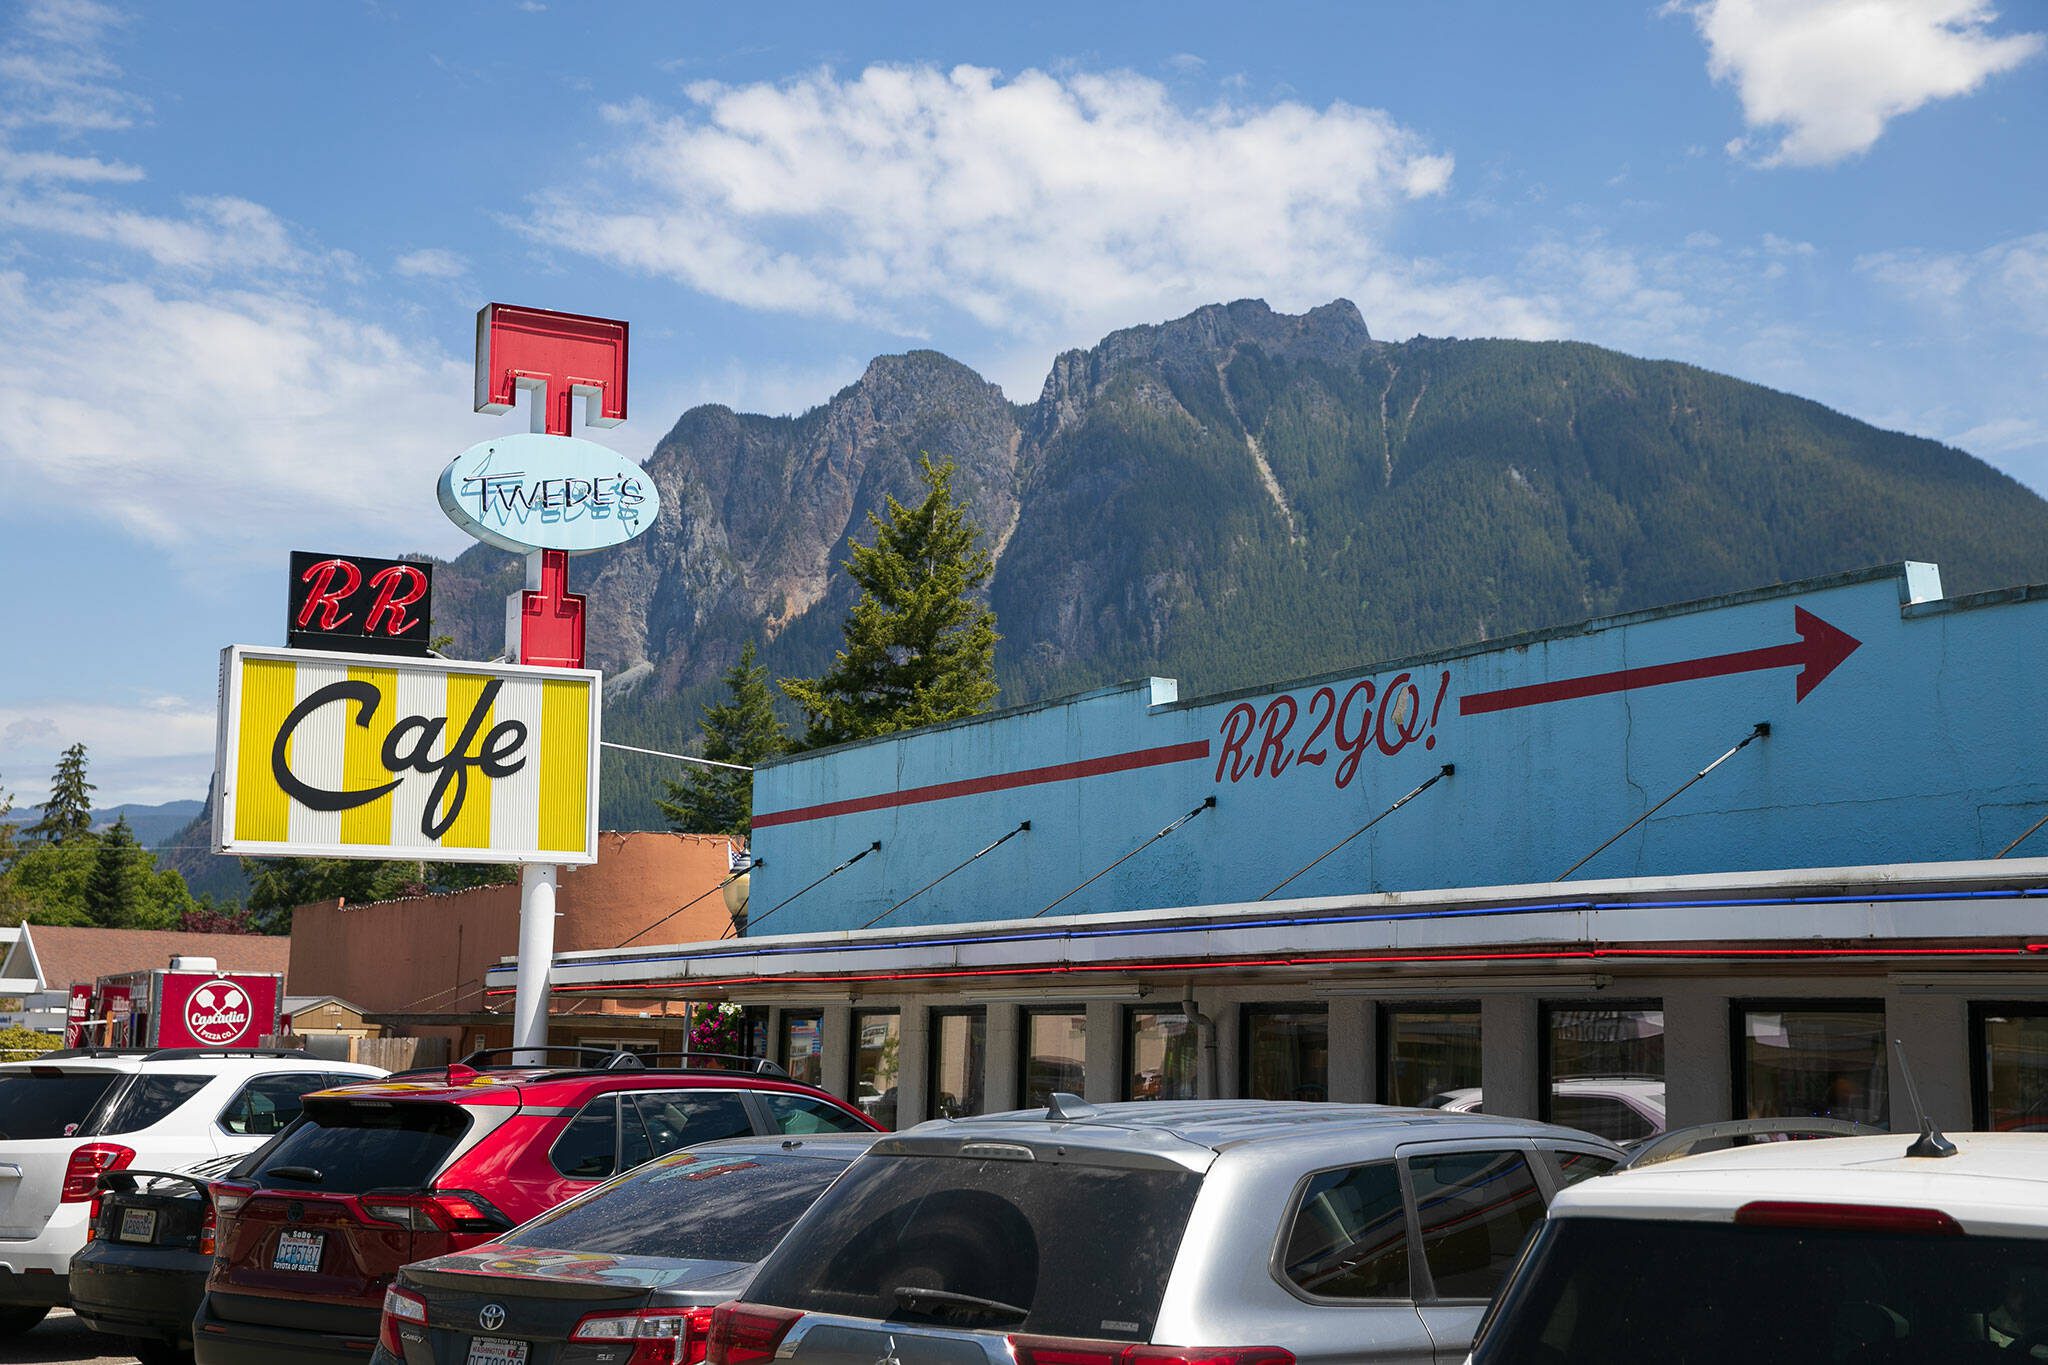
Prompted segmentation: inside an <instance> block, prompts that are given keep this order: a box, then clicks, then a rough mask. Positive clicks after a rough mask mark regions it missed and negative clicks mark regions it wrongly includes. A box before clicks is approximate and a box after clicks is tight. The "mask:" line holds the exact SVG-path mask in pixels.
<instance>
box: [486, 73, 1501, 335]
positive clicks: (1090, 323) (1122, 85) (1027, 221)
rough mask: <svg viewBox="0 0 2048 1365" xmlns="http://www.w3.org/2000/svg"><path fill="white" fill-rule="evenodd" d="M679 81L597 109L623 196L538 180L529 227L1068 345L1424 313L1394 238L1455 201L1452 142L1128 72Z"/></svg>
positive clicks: (1364, 112)
mask: <svg viewBox="0 0 2048 1365" xmlns="http://www.w3.org/2000/svg"><path fill="white" fill-rule="evenodd" d="M686 96H687V104H686V105H685V107H684V108H683V109H682V110H681V111H680V112H667V111H663V110H659V109H656V108H654V107H652V106H650V105H648V104H645V103H637V104H633V105H630V106H626V107H623V108H616V109H613V110H611V111H609V113H610V116H611V118H612V119H613V121H614V122H615V123H616V125H617V126H618V128H619V129H620V133H621V136H622V138H623V139H624V140H625V144H626V146H625V150H624V152H623V153H622V154H621V159H622V163H623V167H624V170H625V172H626V174H627V176H628V177H629V180H630V184H631V188H630V189H629V190H628V191H626V192H625V193H623V194H613V195H610V196H607V195H605V194H604V193H603V192H602V191H599V190H594V189H591V188H588V187H580V186H579V187H576V188H575V189H574V190H573V191H567V190H565V191H563V192H559V193H555V194H551V195H549V196H546V197H545V198H543V199H541V200H539V201H538V202H537V203H536V205H535V207H534V210H533V212H532V214H531V216H530V218H529V219H528V222H527V225H526V226H527V229H528V231H529V232H530V233H531V234H532V235H533V236H534V237H535V238H536V239H538V240H539V241H541V242H543V243H546V244H547V245H549V246H551V247H554V248H556V249H560V250H565V251H572V252H577V253H581V254H585V255H589V256H593V257H596V258H598V259H601V260H605V261H608V262H610V263H612V264H614V265H617V266H620V267H623V268H625V269H628V270H634V271H639V272H643V273H646V274H651V275H659V276H664V277H667V278H670V279H674V280H677V281H680V282H682V283H684V284H686V285H688V286H690V287H692V288H694V289H698V290H701V291H703V292H705V293H708V294H711V295H714V296H716V297H718V298H722V299H727V300H730V301H732V302H735V303H738V304H741V305H744V306H747V307H752V308H763V309H772V310H777V311H787V312H795V313H807V314H815V315H825V316H832V317H841V318H862V319H865V320H869V321H874V322H880V323H882V324H884V325H888V326H891V327H893V328H894V329H895V330H897V331H898V332H899V333H902V334H905V335H916V334H918V333H919V332H921V331H922V330H924V329H926V328H927V327H928V326H930V325H932V323H933V321H934V319H936V318H941V317H946V316H948V315H964V316H965V317H966V318H968V319H970V320H972V321H973V322H977V323H979V324H981V325H983V326H984V327H987V328H990V329H992V330H994V331H996V332H998V333H1002V334H1007V335H1011V336H1034V335H1040V334H1053V333H1057V334H1060V335H1062V336H1072V335H1075V334H1077V333H1089V332H1091V331H1099V330H1101V329H1103V328H1106V327H1108V326H1115V325H1122V324H1127V323H1129V322H1130V321H1131V320H1133V319H1137V318H1159V317H1166V316H1170V315H1172V314H1174V313H1176V312H1181V311H1185V310H1186V309H1188V308H1190V307H1193V306H1196V305H1199V304H1202V303H1208V302H1213V301H1215V300H1217V299H1229V298H1236V297H1241V296H1245V295H1252V294H1256V295H1262V296H1265V297H1267V298H1269V299H1270V300H1271V301H1272V302H1273V303H1274V304H1276V305H1277V306H1283V307H1285V306H1304V305H1307V304H1311V303H1319V302H1323V301H1326V300H1328V299H1329V298H1331V297H1333V296H1335V295H1338V294H1349V295H1351V296H1352V297H1354V298H1358V299H1359V301H1360V302H1361V304H1363V305H1364V306H1365V307H1366V309H1367V312H1368V316H1369V317H1371V318H1372V319H1373V321H1374V322H1375V324H1379V323H1380V322H1381V320H1382V318H1383V317H1384V316H1386V309H1387V308H1388V307H1411V306H1412V308H1413V311H1415V312H1417V313H1418V314H1427V313H1428V312H1430V311H1431V310H1432V308H1433V307H1434V306H1435V305H1434V304H1433V303H1432V302H1431V298H1432V297H1434V296H1433V295H1429V294H1428V292H1427V291H1426V290H1424V289H1422V288H1421V287H1420V286H1418V285H1417V284H1416V282H1415V281H1414V279H1413V278H1412V277H1413V276H1414V274H1415V267H1414V266H1413V264H1412V263H1411V262H1408V261H1405V260H1403V259H1401V258H1399V257H1398V256H1393V255H1390V254H1389V253H1388V252H1387V251H1386V250H1385V248H1384V247H1383V245H1382V243H1383V242H1384V239H1385V237H1386V234H1387V227H1388V223H1389V221H1390V219H1391V218H1392V217H1393V215H1394V214H1395V213H1396V211H1397V210H1398V209H1399V208H1400V207H1401V206H1402V205H1404V204H1407V203H1409V202H1410V201H1413V200H1417V199H1426V198H1428V197H1430V196H1433V195H1438V194H1441V193H1443V192H1444V190H1445V188H1446V186H1447V185H1448V183H1449V180H1450V175H1451V168H1452V161H1451V157H1450V156H1449V155H1448V154H1446V153H1443V152H1440V151H1436V150H1434V149H1432V148H1431V147H1429V146H1428V145H1427V143H1426V142H1425V140H1424V139H1423V138H1422V137H1420V136H1419V135H1418V134H1416V133H1414V132H1412V131H1411V130H1409V129H1407V128H1404V127H1402V126H1401V125H1400V124H1397V123H1396V122H1395V121H1394V120H1393V119H1392V118H1391V117H1389V116H1388V115H1386V114H1385V113H1382V112H1380V111H1378V110H1373V109H1364V108H1359V107H1355V106H1352V105H1348V104H1343V103H1336V104H1331V105H1329V106H1328V107H1326V108H1322V109H1315V108H1311V107H1309V106H1307V105H1304V104H1299V103H1292V102H1283V103H1276V104H1269V105H1263V106H1247V105H1236V104H1230V103H1219V104H1216V105H1214V106H1211V107H1209V108H1206V109H1200V110H1193V111H1190V110H1186V109H1183V108H1182V107H1180V106H1179V105H1177V104H1176V103H1175V102H1174V100H1173V99H1172V97H1171V95H1170V94H1169V92H1168V90H1167V88H1166V87H1165V86H1164V85H1162V84H1161V83H1159V82H1158V81H1155V80H1152V79H1149V78H1146V77H1143V76H1138V75H1133V74H1129V73H1110V74H1074V75H1066V76H1054V75H1048V74H1046V73H1043V72H1038V71H1027V72H1024V73H1022V74H1020V75H1018V76H1016V77H1014V78H1009V79H1005V78H1004V77H1002V76H1001V75H999V74H998V73H996V72H993V71H989V70H985V69H981V68H976V67H965V66H963V67H956V68H953V69H952V70H950V71H941V70H938V69H936V68H933V67H928V66H913V67H898V66H874V67H870V68H868V69H867V70H865V71H863V72H862V73H861V74H860V75H858V76H857V77H852V78H849V79H841V78H839V77H837V76H835V75H833V74H832V73H830V72H821V73H818V74H814V75H811V76H809V77H806V78H803V79H799V80H794V81H790V82H787V83H783V84H755V85H745V86H731V85H721V84H716V83H710V82H705V83H699V84H695V85H691V86H689V87H688V88H687V91H686ZM1461 287H1462V288H1464V289H1465V290H1466V291H1467V292H1469V293H1474V294H1479V295H1485V294H1488V293H1489V291H1488V290H1487V289H1485V288H1484V287H1483V286H1482V285H1474V284H1469V283H1468V284H1464V285H1462V286H1461ZM1382 296H1384V297H1382ZM1489 306H1491V305H1489ZM1507 311H1512V305H1511V304H1510V305H1508V306H1507ZM1460 316H1463V314H1462V313H1460ZM1089 339H1090V340H1092V339H1093V337H1092V336H1091V337H1090V338H1089Z"/></svg>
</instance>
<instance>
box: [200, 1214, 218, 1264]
mask: <svg viewBox="0 0 2048 1365" xmlns="http://www.w3.org/2000/svg"><path fill="white" fill-rule="evenodd" d="M219 1234H220V1215H219V1214H217V1213H215V1212H214V1209H213V1205H211V1204H209V1205H207V1206H206V1217H204V1218H202V1219H200V1220H199V1254H200V1255H201V1256H211V1255H213V1253H214V1250H215V1248H216V1247H217V1246H218V1245H219V1243H218V1241H217V1238H218V1236H219Z"/></svg>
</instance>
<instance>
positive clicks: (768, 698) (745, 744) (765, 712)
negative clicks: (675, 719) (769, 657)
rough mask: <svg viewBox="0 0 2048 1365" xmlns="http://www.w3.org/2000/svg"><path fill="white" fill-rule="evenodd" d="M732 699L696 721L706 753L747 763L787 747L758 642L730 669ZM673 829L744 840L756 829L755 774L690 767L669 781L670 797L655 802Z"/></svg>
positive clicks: (728, 679) (728, 686)
mask: <svg viewBox="0 0 2048 1365" xmlns="http://www.w3.org/2000/svg"><path fill="white" fill-rule="evenodd" d="M725 688H726V692H727V693H728V694H729V698H730V699H729V700H727V701H724V702H721V703H720V704H718V705H716V706H707V707H705V708H704V717H703V719H702V720H699V721H698V722H697V728H698V730H700V731H702V732H703V735H704V757H706V758H709V759H713V760H716V761H717V762H720V763H744V764H746V765H747V766H748V767H752V766H753V765H754V764H756V763H759V762H760V761H761V760H762V759H764V758H768V757H770V756H772V755H774V754H779V753H782V752H784V751H785V750H787V749H788V748H789V736H788V735H787V734H785V733H784V732H783V729H782V719H781V717H779V716H777V715H776V714H775V694H774V693H773V692H771V691H770V690H769V688H768V670H767V669H766V668H764V667H762V666H761V665H760V664H757V663H755V662H754V646H753V645H752V644H748V645H747V647H746V648H744V649H742V650H741V651H740V661H739V662H738V663H737V664H734V665H733V666H732V668H731V669H729V670H727V672H726V675H725ZM656 804H657V805H659V806H660V807H661V813H662V816H663V818H665V819H666V820H667V821H668V823H669V828H671V829H675V830H680V831H681V832H683V833H685V834H735V835H738V836H739V837H740V838H743V839H744V838H746V837H747V836H748V835H750V834H751V833H752V832H753V827H754V775H753V774H752V773H747V772H739V771H737V770H735V769H732V768H705V767H698V766H692V767H691V769H690V772H689V775H688V776H687V777H685V778H684V779H683V780H682V781H680V782H670V783H669V784H668V798H667V799H666V800H663V801H658V802H657V803H656Z"/></svg>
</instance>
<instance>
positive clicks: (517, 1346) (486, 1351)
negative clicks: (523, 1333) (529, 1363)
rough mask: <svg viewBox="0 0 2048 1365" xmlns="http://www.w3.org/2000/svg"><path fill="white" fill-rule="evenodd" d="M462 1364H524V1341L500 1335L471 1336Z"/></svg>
mask: <svg viewBox="0 0 2048 1365" xmlns="http://www.w3.org/2000/svg"><path fill="white" fill-rule="evenodd" d="M464 1365H526V1343H525V1342H523V1341H506V1340H505V1339H504V1338H502V1337H473V1338H471V1339H470V1343H469V1359H468V1360H467V1361H466V1362H464Z"/></svg>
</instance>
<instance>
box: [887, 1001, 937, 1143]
mask: <svg viewBox="0 0 2048 1365" xmlns="http://www.w3.org/2000/svg"><path fill="white" fill-rule="evenodd" d="M901 1011H902V1013H901V1016H900V1018H901V1025H900V1027H901V1030H902V1031H901V1033H899V1034H898V1038H899V1039H900V1041H899V1042H898V1043H897V1044H896V1061H897V1068H898V1069H897V1074H896V1087H897V1089H896V1126H897V1127H898V1128H908V1127H910V1125H912V1124H913V1123H923V1122H924V1121H925V1120H926V1119H928V1118H930V1117H931V1100H930V1097H929V1095H928V1093H927V1092H928V1091H930V1089H931V1081H932V1076H931V1071H932V1053H931V1017H932V1016H931V1011H930V1010H929V1009H927V1008H925V1007H924V1006H923V1005H921V1004H904V1005H903V1006H901Z"/></svg>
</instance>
